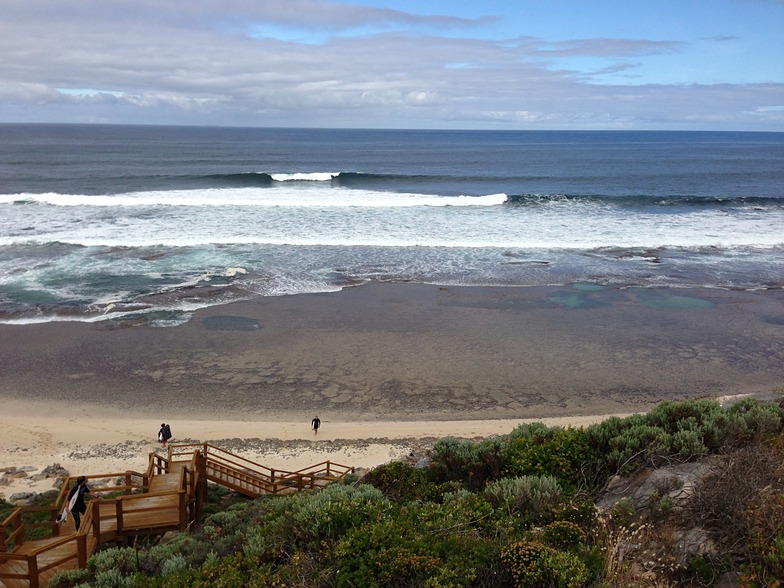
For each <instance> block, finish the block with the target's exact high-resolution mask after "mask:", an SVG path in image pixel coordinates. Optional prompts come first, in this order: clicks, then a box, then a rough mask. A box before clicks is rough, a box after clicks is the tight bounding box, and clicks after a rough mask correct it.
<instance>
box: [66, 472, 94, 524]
mask: <svg viewBox="0 0 784 588" xmlns="http://www.w3.org/2000/svg"><path fill="white" fill-rule="evenodd" d="M85 494H90V489H89V488H88V487H87V478H85V477H84V476H79V477H78V478H77V479H76V485H75V486H74V487H73V488H71V491H70V492H69V493H68V500H67V503H68V512H70V513H71V514H72V515H73V518H74V525H76V530H77V531H78V530H79V525H81V523H82V515H83V514H84V513H85V512H87V505H86V504H85V502H84V495H85Z"/></svg>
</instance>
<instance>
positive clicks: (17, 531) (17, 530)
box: [14, 510, 24, 549]
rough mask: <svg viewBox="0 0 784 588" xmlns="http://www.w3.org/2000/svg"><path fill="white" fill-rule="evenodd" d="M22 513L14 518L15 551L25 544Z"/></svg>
mask: <svg viewBox="0 0 784 588" xmlns="http://www.w3.org/2000/svg"><path fill="white" fill-rule="evenodd" d="M22 527H23V525H22V511H21V510H20V511H19V512H18V514H17V516H15V517H14V536H15V537H16V538H15V539H14V549H18V548H19V546H20V545H21V544H22V543H24V530H22Z"/></svg>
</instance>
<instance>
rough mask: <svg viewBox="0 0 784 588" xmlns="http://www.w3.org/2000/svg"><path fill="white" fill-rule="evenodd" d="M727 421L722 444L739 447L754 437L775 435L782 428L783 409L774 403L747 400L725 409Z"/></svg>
mask: <svg viewBox="0 0 784 588" xmlns="http://www.w3.org/2000/svg"><path fill="white" fill-rule="evenodd" d="M727 414H728V416H729V421H728V424H727V427H726V431H725V434H724V439H723V441H724V444H725V445H726V446H729V447H740V446H742V445H745V444H746V443H748V442H749V441H750V440H751V439H753V438H755V437H761V438H764V437H765V436H770V435H775V434H778V433H780V432H781V431H782V428H784V407H782V406H780V405H779V404H778V403H775V402H758V401H757V399H756V398H747V399H745V400H742V401H740V402H738V403H736V404H734V405H732V406H730V407H729V408H728V409H727Z"/></svg>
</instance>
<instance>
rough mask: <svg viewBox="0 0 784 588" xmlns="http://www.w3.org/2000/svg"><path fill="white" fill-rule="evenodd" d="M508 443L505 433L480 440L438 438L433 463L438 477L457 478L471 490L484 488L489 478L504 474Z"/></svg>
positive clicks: (437, 478)
mask: <svg viewBox="0 0 784 588" xmlns="http://www.w3.org/2000/svg"><path fill="white" fill-rule="evenodd" d="M504 443H505V440H504V439H503V438H501V437H491V438H488V439H483V440H482V441H480V442H478V443H477V442H475V441H470V440H467V439H457V438H455V437H445V438H444V439H440V440H438V441H436V443H435V445H434V446H433V460H432V462H431V466H430V467H431V470H432V471H433V473H434V475H435V478H436V481H442V482H448V481H455V482H460V483H461V484H463V485H465V486H466V487H467V488H469V489H471V490H479V489H481V488H482V487H484V485H485V483H486V482H487V481H488V480H497V479H498V478H500V477H501V466H502V453H503V449H504Z"/></svg>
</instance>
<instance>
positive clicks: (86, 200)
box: [4, 186, 507, 208]
mask: <svg viewBox="0 0 784 588" xmlns="http://www.w3.org/2000/svg"><path fill="white" fill-rule="evenodd" d="M4 200H5V202H6V203H11V202H19V201H24V202H31V203H33V202H37V203H41V204H48V205H51V206H96V207H127V206H193V207H205V206H210V207H217V206H222V207H232V206H245V207H293V208H302V207H311V208H313V207H315V208H342V207H367V208H400V207H416V206H435V207H440V206H497V205H499V204H504V203H505V202H506V201H507V195H506V194H488V195H485V196H433V195H428V194H416V193H397V192H383V191H378V190H353V189H350V188H341V187H337V188H332V187H323V186H316V187H313V186H305V187H301V186H300V187H297V186H280V187H273V188H205V189H199V190H155V191H147V192H129V193H125V194H113V195H97V196H93V195H88V194H57V193H51V192H50V193H46V194H16V195H13V196H10V197H5V198H4Z"/></svg>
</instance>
